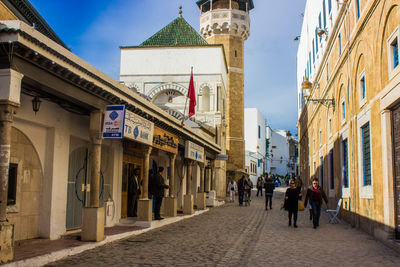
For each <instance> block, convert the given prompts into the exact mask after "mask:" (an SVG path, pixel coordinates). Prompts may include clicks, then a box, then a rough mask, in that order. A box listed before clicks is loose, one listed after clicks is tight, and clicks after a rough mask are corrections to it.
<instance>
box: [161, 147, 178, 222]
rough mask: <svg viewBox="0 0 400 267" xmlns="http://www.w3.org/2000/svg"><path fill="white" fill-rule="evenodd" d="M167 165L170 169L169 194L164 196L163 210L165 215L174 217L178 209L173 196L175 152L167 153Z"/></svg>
mask: <svg viewBox="0 0 400 267" xmlns="http://www.w3.org/2000/svg"><path fill="white" fill-rule="evenodd" d="M169 160H170V163H169V167H170V169H171V177H170V178H169V196H168V197H166V198H165V208H164V212H165V215H166V216H169V217H176V215H177V210H178V202H177V199H176V197H175V160H176V154H173V153H170V154H169Z"/></svg>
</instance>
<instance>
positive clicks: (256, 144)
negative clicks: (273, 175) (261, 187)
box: [244, 108, 266, 184]
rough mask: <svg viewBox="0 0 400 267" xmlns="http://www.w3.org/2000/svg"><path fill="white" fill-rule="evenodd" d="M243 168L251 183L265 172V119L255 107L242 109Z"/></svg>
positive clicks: (254, 182)
mask: <svg viewBox="0 0 400 267" xmlns="http://www.w3.org/2000/svg"><path fill="white" fill-rule="evenodd" d="M244 140H245V151H246V156H245V163H246V165H245V169H246V173H248V174H249V177H250V179H251V180H252V181H253V184H256V181H257V178H258V177H260V176H262V175H264V173H265V153H266V148H265V146H266V135H265V119H264V118H263V116H262V115H261V113H260V112H259V111H258V109H256V108H245V109H244Z"/></svg>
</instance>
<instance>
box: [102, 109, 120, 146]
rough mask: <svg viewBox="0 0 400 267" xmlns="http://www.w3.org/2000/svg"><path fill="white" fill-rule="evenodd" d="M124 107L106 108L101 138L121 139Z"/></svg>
mask: <svg viewBox="0 0 400 267" xmlns="http://www.w3.org/2000/svg"><path fill="white" fill-rule="evenodd" d="M124 117H125V106H124V105H113V106H107V108H106V112H105V115H104V123H103V138H122V137H123V132H124Z"/></svg>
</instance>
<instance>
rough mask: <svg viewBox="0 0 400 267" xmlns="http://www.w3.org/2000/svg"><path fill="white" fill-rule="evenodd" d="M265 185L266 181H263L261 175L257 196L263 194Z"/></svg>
mask: <svg viewBox="0 0 400 267" xmlns="http://www.w3.org/2000/svg"><path fill="white" fill-rule="evenodd" d="M263 185H264V181H263V178H262V177H261V176H260V177H258V179H257V195H256V196H257V197H258V194H259V193H261V196H262V189H263Z"/></svg>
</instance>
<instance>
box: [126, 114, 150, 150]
mask: <svg viewBox="0 0 400 267" xmlns="http://www.w3.org/2000/svg"><path fill="white" fill-rule="evenodd" d="M153 132H154V123H152V122H151V121H148V120H146V119H144V118H142V117H140V116H139V115H136V114H135V113H133V112H131V111H129V110H126V111H125V127H124V137H125V138H128V139H132V140H135V141H137V142H140V143H144V144H147V145H151V144H152V143H153Z"/></svg>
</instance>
